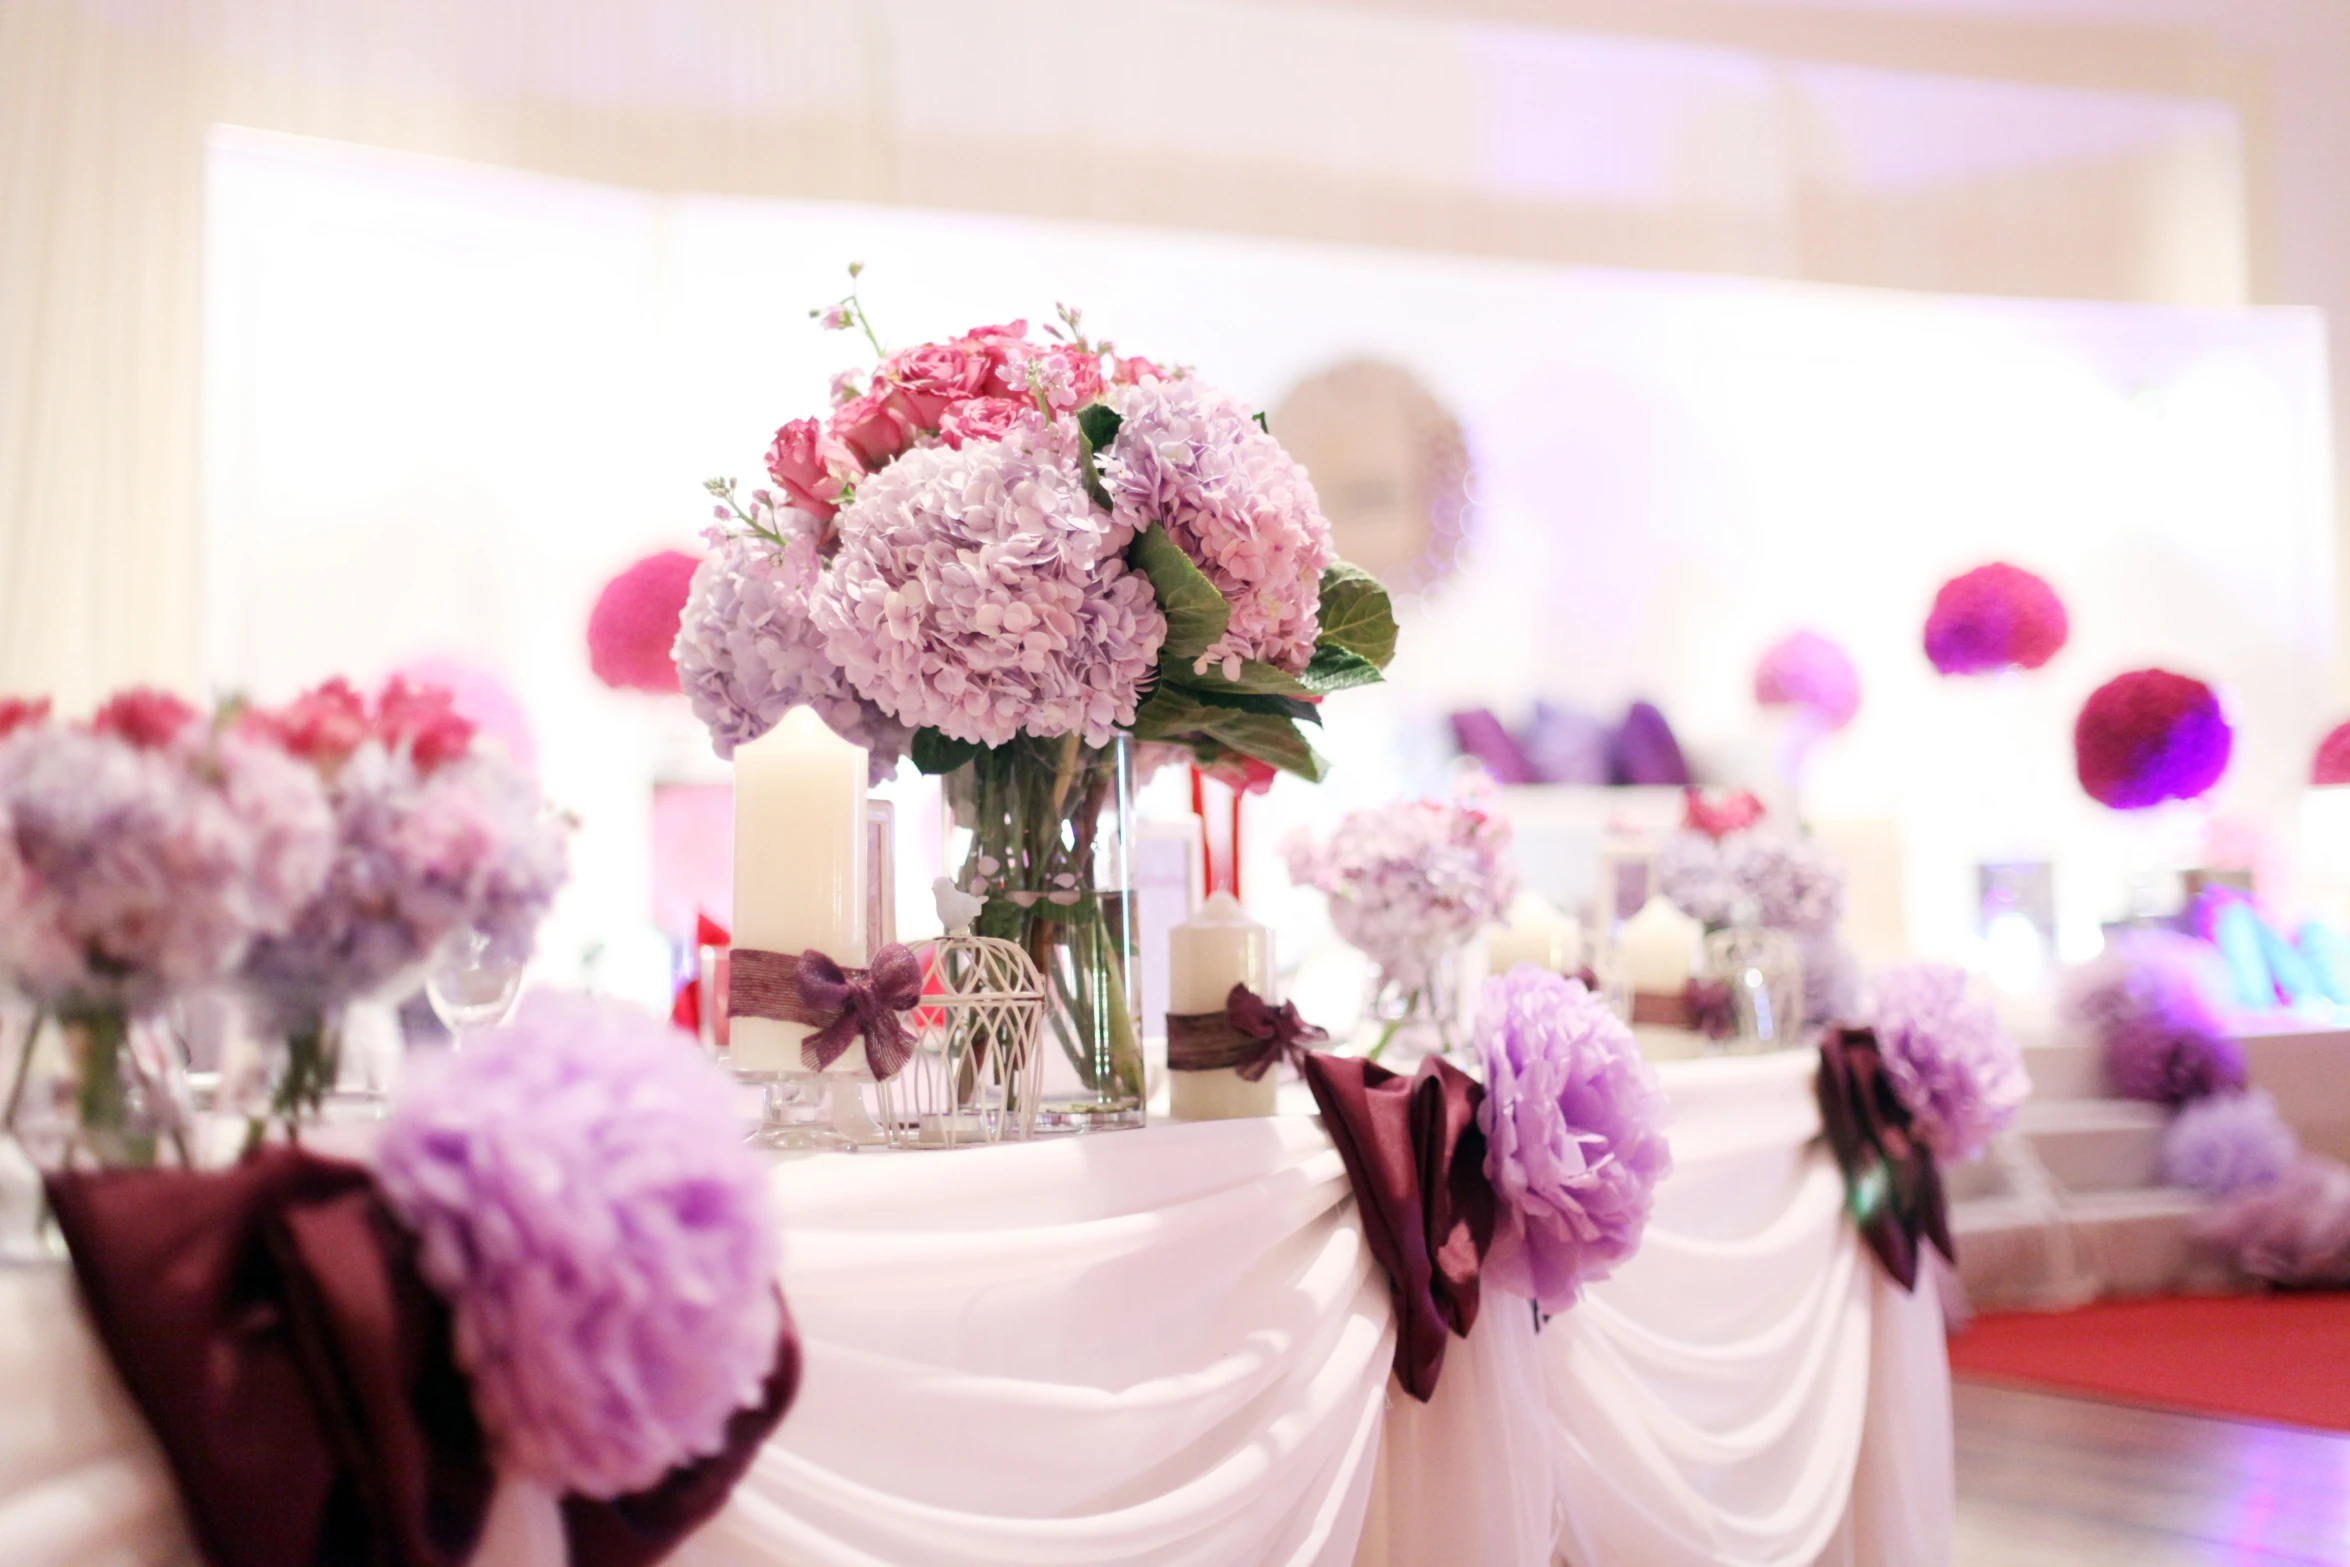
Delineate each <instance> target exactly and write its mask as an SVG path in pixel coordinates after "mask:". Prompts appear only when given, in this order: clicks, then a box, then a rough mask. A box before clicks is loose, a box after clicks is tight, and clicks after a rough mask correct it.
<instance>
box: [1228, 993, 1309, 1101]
mask: <svg viewBox="0 0 2350 1567" xmlns="http://www.w3.org/2000/svg"><path fill="white" fill-rule="evenodd" d="M1224 1017H1225V1020H1226V1021H1227V1022H1229V1023H1230V1024H1231V1025H1232V1027H1233V1029H1234V1030H1235V1031H1236V1032H1238V1033H1239V1034H1240V1035H1241V1037H1242V1038H1244V1039H1246V1040H1248V1041H1249V1043H1248V1045H1247V1046H1246V1047H1245V1048H1246V1051H1247V1053H1246V1054H1245V1055H1243V1056H1242V1057H1241V1058H1240V1061H1239V1064H1238V1065H1237V1066H1235V1067H1234V1068H1233V1070H1235V1071H1237V1072H1238V1073H1239V1074H1240V1075H1241V1076H1242V1077H1244V1078H1246V1079H1247V1080H1248V1081H1250V1082H1252V1083H1258V1082H1262V1081H1264V1077H1265V1074H1266V1073H1267V1072H1270V1071H1271V1070H1273V1068H1274V1066H1275V1065H1277V1064H1278V1063H1280V1062H1282V1061H1284V1060H1288V1061H1297V1062H1301V1063H1302V1062H1303V1061H1304V1060H1305V1057H1306V1046H1308V1045H1318V1044H1321V1043H1322V1042H1323V1041H1324V1040H1326V1039H1328V1038H1329V1037H1330V1030H1328V1029H1326V1028H1318V1027H1316V1026H1315V1025H1314V1024H1312V1023H1309V1022H1307V1021H1306V1020H1305V1019H1304V1018H1302V1017H1299V1016H1298V1015H1297V1003H1296V1002H1294V1001H1284V1002H1282V1003H1281V1005H1279V1006H1275V1005H1273V1003H1271V1002H1270V1001H1267V1000H1266V999H1265V998H1264V997H1263V996H1260V995H1258V994H1257V993H1256V992H1255V991H1253V990H1251V989H1249V988H1248V987H1247V986H1246V985H1235V986H1233V987H1232V994H1230V995H1228V996H1226V997H1225V998H1224Z"/></svg>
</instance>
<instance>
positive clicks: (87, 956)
mask: <svg viewBox="0 0 2350 1567" xmlns="http://www.w3.org/2000/svg"><path fill="white" fill-rule="evenodd" d="M0 816H4V817H5V819H6V820H7V822H8V824H9V827H10V829H11V837H12V840H13V841H12V844H11V856H12V858H13V860H14V861H15V864H16V866H17V867H18V869H17V870H16V871H15V872H14V874H15V876H16V878H17V879H18V881H19V884H20V886H19V891H18V893H17V901H18V904H19V909H20V912H21V913H22V914H23V915H24V916H25V917H23V918H20V919H17V920H11V921H9V922H7V923H8V927H9V928H8V929H7V930H6V931H5V932H0V962H4V963H5V965H6V967H7V969H8V972H9V975H10V977H11V978H12V979H14V980H15V982H16V983H17V984H18V986H19V987H20V988H22V989H23V990H24V991H25V992H26V993H27V994H28V995H31V996H33V997H34V998H35V999H37V1000H40V1001H43V1002H47V1003H59V1002H67V1001H72V1002H77V1003H81V1004H88V1005H107V1006H121V1007H126V1008H129V1009H131V1010H140V1009H144V1008H147V1007H151V1006H154V1005H157V1004H159V1003H160V1002H162V1001H163V1000H165V999H167V998H168V997H169V996H171V995H172V994H174V993H175V992H177V991H180V990H184V989H187V988H190V987H193V986H197V985H203V984H208V983H211V982H212V981H215V980H218V979H220V978H222V977H223V976H224V975H225V974H226V973H227V972H228V971H229V970H230V969H231V968H233V967H234V966H235V965H236V963H237V962H238V960H239V959H241V958H242V957H243V956H244V953H245V950H246V947H247V946H248V944H250V943H251V941H252V940H253V939H254V938H255V937H256V936H257V935H263V934H269V933H274V932H277V931H281V930H283V929H285V928H286V926H287V925H288V924H289V923H290V922H291V921H292V919H293V918H294V916H295V914H296V913H297V912H298V911H299V910H300V908H301V907H302V905H303V904H304V903H306V902H307V901H308V900H309V898H310V897H311V895H312V894H313V893H314V892H316V890H317V888H318V886H319V885H320V883H321V882H322V881H323V880H324V878H325V875H326V871H327V866H328V863H329V859H330V857H331V855H332V853H333V844H334V839H333V826H332V820H331V817H330V816H329V813H328V810H327V803H326V797H325V794H324V792H323V791H322V790H321V788H320V786H319V783H318V779H317V777H316V776H315V775H314V774H313V773H312V772H311V771H310V770H309V769H308V768H306V767H304V766H301V765H300V764H298V763H296V762H293V761H291V760H289V759H288V758H286V757H285V756H283V755H281V754H279V753H278V752H276V751H275V750H273V749H271V748H269V747H267V746H263V745H258V744H254V743H252V742H249V741H246V740H243V739H240V738H239V737H237V736H235V735H233V734H216V733H215V732H214V731H213V730H212V728H211V727H210V726H209V725H204V724H191V725H189V726H188V727H187V729H186V730H185V731H184V733H183V734H182V735H181V737H179V738H176V739H172V740H168V741H166V742H164V743H161V744H154V745H141V744H135V743H133V742H132V741H130V740H127V739H125V738H123V737H122V736H119V735H113V734H94V733H92V732H90V731H88V730H85V729H80V728H71V727H67V726H63V725H44V726H41V727H39V728H32V729H23V730H19V731H18V732H16V733H15V734H13V735H11V736H10V737H9V738H8V739H7V740H5V741H0Z"/></svg>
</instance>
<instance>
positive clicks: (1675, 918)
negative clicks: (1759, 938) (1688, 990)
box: [1616, 896, 1705, 996]
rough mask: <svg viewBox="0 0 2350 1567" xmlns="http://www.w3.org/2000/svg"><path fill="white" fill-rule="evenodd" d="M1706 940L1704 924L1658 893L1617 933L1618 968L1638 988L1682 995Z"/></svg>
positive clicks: (1661, 993) (1630, 983) (1627, 981)
mask: <svg viewBox="0 0 2350 1567" xmlns="http://www.w3.org/2000/svg"><path fill="white" fill-rule="evenodd" d="M1704 942H1705V927H1704V926H1702V925H1700V924H1698V923H1697V921H1695V920H1693V919H1691V918H1690V917H1689V916H1688V915H1686V914H1684V913H1682V912H1681V911H1680V910H1679V909H1677V908H1675V907H1673V905H1672V904H1671V902H1669V901H1668V900H1666V899H1665V898H1664V897H1662V896H1658V897H1654V898H1651V899H1649V900H1648V901H1647V902H1646V903H1644V904H1642V905H1641V906H1640V912H1639V913H1637V914H1635V915H1633V916H1632V917H1631V918H1630V919H1628V920H1626V921H1624V928H1623V930H1622V931H1620V932H1619V933H1618V934H1617V936H1616V964H1617V968H1618V971H1619V972H1620V973H1621V974H1622V975H1623V976H1624V982H1625V983H1626V984H1627V985H1629V986H1630V987H1631V988H1632V989H1634V990H1647V991H1653V992H1655V993H1656V994H1658V995H1671V996H1678V995H1679V994H1681V991H1682V989H1683V987H1685V986H1686V985H1687V984H1688V983H1689V979H1690V976H1691V975H1693V974H1695V973H1696V972H1697V958H1698V953H1699V951H1700V950H1701V949H1702V947H1703V945H1704Z"/></svg>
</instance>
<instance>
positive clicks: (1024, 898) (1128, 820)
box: [944, 735, 1144, 1130]
mask: <svg viewBox="0 0 2350 1567" xmlns="http://www.w3.org/2000/svg"><path fill="white" fill-rule="evenodd" d="M1132 753H1133V742H1132V741H1131V740H1129V739H1128V738H1127V737H1126V736H1124V735H1120V736H1118V737H1117V738H1116V739H1114V740H1113V741H1111V743H1110V744H1108V745H1104V746H1089V745H1084V744H1081V743H1080V742H1079V741H1078V738H1077V737H1076V736H1075V735H1066V736H1063V737H1061V738H1059V739H1055V740H1035V739H1030V738H1027V737H1025V736H1023V737H1021V738H1019V739H1015V740H1012V741H1009V742H1007V743H1005V744H1003V745H1000V746H994V747H991V748H989V749H987V750H985V751H982V752H980V753H979V754H978V755H977V756H976V757H973V758H972V759H971V760H969V761H967V762H964V763H963V764H962V765H960V766H958V767H956V768H955V769H954V770H953V771H951V772H949V773H948V774H947V775H946V778H945V789H944V798H945V805H946V810H947V813H948V819H947V845H946V846H947V862H948V864H949V865H950V866H951V867H953V875H954V879H955V884H956V885H957V886H958V887H960V888H961V889H962V890H963V891H964V892H966V893H969V894H971V895H973V896H975V897H980V898H984V899H985V900H986V901H985V904H984V906H983V908H982V909H981V911H980V914H979V918H978V920H977V921H976V923H975V925H974V933H975V934H978V935H981V936H994V937H998V938H1000V939H1003V940H1006V941H1011V942H1016V943H1017V944H1018V945H1019V946H1020V948H1021V949H1022V950H1023V951H1025V952H1026V953H1027V954H1028V957H1029V959H1030V961H1032V962H1033V963H1035V965H1036V967H1037V971H1038V973H1040V974H1041V975H1042V976H1043V978H1044V982H1045V983H1044V989H1045V1007H1044V1027H1043V1040H1044V1044H1045V1048H1047V1049H1048V1050H1049V1049H1053V1048H1058V1049H1059V1050H1060V1051H1061V1053H1062V1054H1063V1056H1064V1057H1066V1058H1067V1060H1068V1062H1069V1064H1070V1066H1071V1067H1072V1068H1073V1069H1074V1070H1075V1072H1076V1074H1077V1079H1078V1082H1079V1083H1080V1084H1082V1085H1083V1088H1084V1092H1083V1093H1081V1094H1078V1095H1076V1096H1075V1097H1066V1096H1063V1097H1053V1096H1050V1095H1048V1097H1047V1098H1046V1101H1045V1104H1044V1107H1043V1114H1042V1116H1041V1117H1040V1122H1041V1124H1043V1125H1045V1126H1047V1127H1054V1126H1058V1127H1060V1128H1063V1129H1076V1130H1085V1129H1090V1128H1103V1127H1118V1126H1139V1125H1141V1124H1142V1122H1143V1101H1144V1087H1143V1057H1142V1030H1141V1026H1140V1024H1141V1010H1142V1008H1141V996H1140V993H1139V989H1138V986H1139V982H1140V970H1139V965H1138V963H1137V961H1136V957H1137V954H1136V952H1135V945H1134V940H1135V925H1134V920H1133V917H1132V915H1133V908H1134V867H1133V861H1132V858H1131V856H1130V854H1129V852H1128V850H1129V842H1130V839H1131V836H1132V827H1133V809H1134V800H1133V794H1134V766H1133V754H1132Z"/></svg>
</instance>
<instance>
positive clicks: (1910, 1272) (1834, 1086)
mask: <svg viewBox="0 0 2350 1567" xmlns="http://www.w3.org/2000/svg"><path fill="white" fill-rule="evenodd" d="M1818 1086H1819V1095H1820V1121H1821V1124H1822V1125H1823V1126H1824V1127H1825V1128H1826V1131H1827V1137H1828V1146H1829V1147H1830V1148H1832V1149H1834V1150H1835V1153H1836V1163H1837V1165H1838V1167H1839V1168H1841V1169H1842V1170H1843V1172H1844V1198H1845V1204H1844V1205H1845V1208H1846V1210H1847V1211H1849V1212H1850V1213H1851V1215H1852V1222H1853V1223H1854V1225H1856V1226H1858V1228H1859V1230H1860V1233H1861V1238H1862V1239H1863V1240H1865V1241H1867V1242H1868V1243H1869V1249H1870V1250H1871V1251H1874V1252H1875V1253H1876V1254H1877V1260H1878V1261H1880V1262H1882V1263H1883V1264H1884V1265H1885V1271H1886V1272H1887V1273H1889V1274H1891V1275H1892V1276H1893V1278H1894V1280H1895V1282H1897V1283H1898V1284H1900V1286H1901V1287H1902V1288H1903V1289H1905V1290H1906V1289H1915V1288H1916V1287H1917V1281H1918V1262H1919V1260H1920V1258H1921V1256H1922V1254H1923V1252H1924V1248H1925V1245H1926V1243H1928V1242H1931V1243H1932V1244H1933V1247H1934V1249H1935V1250H1936V1251H1939V1252H1940V1253H1942V1255H1943V1256H1945V1257H1947V1258H1949V1259H1950V1260H1951V1261H1953V1262H1956V1261H1957V1260H1958V1254H1957V1251H1956V1249H1955V1248H1954V1247H1953V1245H1952V1243H1951V1239H1950V1214H1949V1208H1948V1204H1947V1200H1946V1198H1945V1197H1944V1195H1943V1191H1942V1176H1941V1173H1940V1172H1939V1171H1937V1170H1936V1169H1935V1168H1934V1155H1933V1153H1932V1152H1931V1151H1930V1150H1929V1149H1928V1148H1927V1147H1926V1145H1925V1144H1924V1143H1923V1142H1920V1141H1919V1140H1918V1138H1917V1136H1916V1135H1915V1134H1914V1133H1913V1132H1912V1131H1911V1130H1910V1118H1909V1111H1908V1110H1906V1109H1904V1108H1903V1107H1902V1103H1901V1100H1900V1098H1899V1097H1898V1096H1896V1095H1895V1094H1894V1092H1893V1083H1892V1080H1891V1079H1890V1078H1888V1077H1887V1076H1886V1075H1885V1061H1884V1057H1883V1056H1882V1055H1880V1054H1879V1053H1878V1049H1877V1036H1876V1035H1875V1034H1874V1033H1873V1032H1871V1031H1870V1030H1868V1029H1865V1028H1836V1029H1830V1030H1829V1031H1828V1033H1827V1036H1826V1037H1825V1038H1823V1039H1822V1040H1821V1041H1820V1075H1819V1084H1818Z"/></svg>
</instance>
